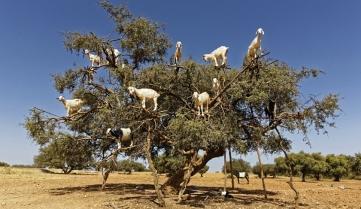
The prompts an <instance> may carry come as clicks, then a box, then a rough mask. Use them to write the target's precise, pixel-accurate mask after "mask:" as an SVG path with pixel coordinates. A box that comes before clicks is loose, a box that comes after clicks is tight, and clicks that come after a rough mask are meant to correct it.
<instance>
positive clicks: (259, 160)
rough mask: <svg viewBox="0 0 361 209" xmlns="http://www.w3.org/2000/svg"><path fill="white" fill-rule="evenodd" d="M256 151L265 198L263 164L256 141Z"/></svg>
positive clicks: (265, 196)
mask: <svg viewBox="0 0 361 209" xmlns="http://www.w3.org/2000/svg"><path fill="white" fill-rule="evenodd" d="M256 151H257V158H258V162H259V168H260V175H261V179H262V186H263V194H264V198H265V199H267V189H266V183H265V182H264V173H263V164H262V160H261V153H260V151H259V146H258V143H257V147H256Z"/></svg>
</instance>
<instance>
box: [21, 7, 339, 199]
mask: <svg viewBox="0 0 361 209" xmlns="http://www.w3.org/2000/svg"><path fill="white" fill-rule="evenodd" d="M100 4H101V6H102V7H103V8H104V9H105V10H106V11H107V12H108V14H109V15H110V17H111V18H112V20H114V22H115V26H116V32H117V33H118V34H117V37H114V38H113V39H111V40H109V39H106V38H102V37H100V36H98V35H96V34H94V33H86V34H82V33H78V32H71V33H67V34H65V47H66V49H68V50H69V51H70V52H73V53H76V54H83V53H84V50H85V49H89V50H90V51H92V52H93V53H95V54H98V55H99V56H101V57H103V63H102V64H101V65H100V66H97V67H89V66H80V67H76V68H73V69H69V70H67V71H65V72H64V73H63V74H58V75H55V76H54V81H55V88H56V90H57V91H58V92H59V93H63V92H64V91H67V92H68V93H69V94H70V95H72V96H73V97H74V98H75V97H76V98H81V99H84V100H85V101H86V104H85V105H84V108H83V110H82V111H81V112H80V113H77V114H75V115H73V116H71V117H55V118H54V116H53V115H50V114H49V113H47V112H46V111H44V110H37V109H33V110H32V112H31V114H30V116H29V117H28V118H27V125H26V127H27V130H28V131H29V135H30V136H31V137H32V138H33V139H34V140H35V141H37V142H38V143H42V141H43V140H48V139H49V138H50V139H55V137H54V136H55V135H56V134H58V133H59V132H63V131H68V132H69V131H70V132H72V133H74V135H76V138H78V139H79V140H88V141H90V143H91V144H92V146H93V148H94V154H95V155H96V156H97V159H102V158H103V159H111V158H113V159H114V157H115V156H117V154H119V153H120V152H123V153H124V154H126V155H128V156H132V157H133V158H146V159H147V161H148V164H149V167H150V169H151V170H152V173H153V177H154V178H153V179H154V184H155V189H156V192H157V196H158V201H159V204H160V205H162V206H164V205H165V202H164V201H163V195H164V194H168V193H178V194H179V201H181V197H182V194H183V192H184V191H185V189H186V187H187V185H188V183H189V181H190V179H191V177H192V176H193V175H195V174H196V173H198V172H199V171H200V170H201V169H202V168H203V167H204V166H205V165H206V164H207V162H208V161H209V160H211V159H213V158H215V157H219V156H222V155H223V154H224V153H225V149H226V148H228V147H231V148H232V149H233V150H236V151H239V152H241V153H244V152H250V151H257V152H258V153H260V150H261V149H263V150H265V151H269V152H279V151H281V150H285V151H289V149H290V144H291V141H290V140H286V139H285V138H284V137H283V136H282V135H281V134H283V133H298V132H301V133H304V134H305V135H306V134H307V133H308V131H309V129H310V128H311V127H315V128H316V130H318V131H319V130H323V129H324V128H326V127H327V126H328V125H333V123H332V119H333V118H334V117H335V116H336V115H335V114H336V111H337V110H338V105H337V101H338V97H337V96H336V95H334V94H330V95H326V96H325V97H324V98H321V99H318V98H314V97H310V98H307V99H306V100H304V98H303V97H302V98H301V97H300V94H301V93H300V90H299V85H300V83H301V82H302V81H303V80H304V79H307V78H310V77H316V76H318V74H319V73H318V72H319V71H317V70H309V69H302V70H295V69H292V68H291V67H289V66H288V65H286V64H283V63H279V62H275V61H272V60H267V59H266V55H267V54H265V55H263V56H261V57H259V58H257V59H255V60H253V61H252V62H250V64H248V65H247V66H244V67H242V68H241V69H232V68H231V69H230V68H229V67H223V68H222V69H219V68H215V67H213V66H209V65H203V64H199V63H196V62H195V61H193V60H184V61H183V62H182V63H180V64H179V65H177V66H173V65H168V64H167V63H165V62H164V60H166V59H165V55H166V51H167V49H168V48H169V47H170V43H169V41H168V38H167V37H166V35H165V34H164V33H163V32H162V28H161V27H160V26H159V24H157V23H154V22H152V21H150V20H148V19H146V18H141V17H135V16H133V15H132V14H131V13H130V12H129V11H128V9H127V8H126V7H124V6H113V5H111V4H110V3H109V2H107V1H101V3H100ZM112 47H116V48H119V49H120V51H121V52H122V54H121V55H120V57H119V58H120V60H121V63H122V64H124V65H122V64H120V63H117V62H115V60H116V59H115V57H114V54H113V53H109V50H107V49H108V48H112ZM127 63H128V64H127ZM213 78H218V80H219V81H220V82H221V89H220V90H219V91H217V92H215V91H214V90H213V89H212V79H213ZM128 86H135V87H137V88H152V89H154V90H156V91H157V92H158V93H159V94H160V97H159V98H158V110H157V111H152V109H153V106H152V105H153V104H152V103H147V104H146V108H145V109H143V108H142V107H141V104H140V101H139V100H138V99H137V98H133V97H131V96H130V95H129V93H128V92H127V87H128ZM195 91H196V92H199V93H201V92H205V91H206V92H208V93H209V94H210V95H211V101H210V103H209V113H208V114H206V116H204V117H202V116H198V114H197V110H196V108H194V104H193V101H192V95H193V92H195ZM34 115H35V116H36V117H34ZM330 119H331V120H330ZM108 127H131V128H132V132H133V134H134V146H132V147H128V148H124V149H120V150H119V149H116V142H115V141H114V139H112V138H109V137H107V136H106V134H105V132H106V129H107V128H108ZM162 155H166V156H168V157H170V158H171V157H176V156H181V157H182V159H184V160H182V165H181V166H179V167H178V169H176V170H175V171H174V172H172V173H169V178H168V179H167V180H166V182H165V183H164V184H163V185H161V187H160V185H159V183H158V170H157V166H156V164H157V163H156V162H157V159H158V158H159V157H160V156H162Z"/></svg>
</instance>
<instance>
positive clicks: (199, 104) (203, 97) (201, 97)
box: [193, 92, 210, 116]
mask: <svg viewBox="0 0 361 209" xmlns="http://www.w3.org/2000/svg"><path fill="white" fill-rule="evenodd" d="M193 99H194V105H195V107H196V108H197V109H198V115H202V116H204V112H205V113H206V114H207V113H208V105H209V101H210V97H209V94H208V93H207V92H203V93H201V94H198V92H194V93H193ZM204 105H205V106H206V110H205V111H204Z"/></svg>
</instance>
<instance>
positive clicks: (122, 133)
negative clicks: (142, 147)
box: [106, 128, 133, 149]
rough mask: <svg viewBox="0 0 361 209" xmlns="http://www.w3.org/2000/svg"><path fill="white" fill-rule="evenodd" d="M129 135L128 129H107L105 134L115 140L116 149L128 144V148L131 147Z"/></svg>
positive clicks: (131, 141)
mask: <svg viewBox="0 0 361 209" xmlns="http://www.w3.org/2000/svg"><path fill="white" fill-rule="evenodd" d="M131 133H132V131H131V130H130V128H120V129H112V128H108V129H107V132H106V134H107V135H111V136H113V137H115V138H116V140H117V143H118V149H121V148H122V143H123V144H129V142H130V145H129V146H130V147H131V146H133V140H132V137H131Z"/></svg>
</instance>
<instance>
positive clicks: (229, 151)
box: [228, 146, 234, 189]
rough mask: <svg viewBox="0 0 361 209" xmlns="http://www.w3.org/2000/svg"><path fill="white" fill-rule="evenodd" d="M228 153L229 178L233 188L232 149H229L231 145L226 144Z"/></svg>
mask: <svg viewBox="0 0 361 209" xmlns="http://www.w3.org/2000/svg"><path fill="white" fill-rule="evenodd" d="M228 154H229V169H230V173H231V179H232V189H234V177H233V166H232V151H231V146H228Z"/></svg>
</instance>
